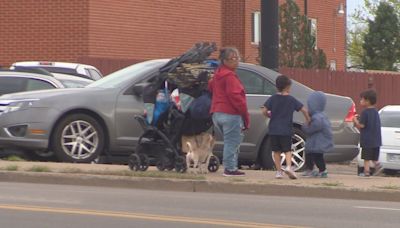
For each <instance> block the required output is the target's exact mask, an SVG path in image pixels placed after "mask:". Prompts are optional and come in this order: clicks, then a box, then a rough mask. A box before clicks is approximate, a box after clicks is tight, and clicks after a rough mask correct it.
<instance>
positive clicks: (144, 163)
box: [139, 154, 150, 171]
mask: <svg viewBox="0 0 400 228" xmlns="http://www.w3.org/2000/svg"><path fill="white" fill-rule="evenodd" d="M139 157H140V167H139V170H140V171H146V170H147V169H148V168H149V163H150V162H149V157H148V156H147V155H146V154H139Z"/></svg>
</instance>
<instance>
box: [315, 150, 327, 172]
mask: <svg viewBox="0 0 400 228" xmlns="http://www.w3.org/2000/svg"><path fill="white" fill-rule="evenodd" d="M314 159H315V164H316V165H317V167H318V169H319V172H320V173H322V172H324V171H325V170H326V165H325V160H324V154H317V153H315V154H314Z"/></svg>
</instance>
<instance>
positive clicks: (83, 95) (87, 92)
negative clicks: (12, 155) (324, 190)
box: [0, 59, 359, 169]
mask: <svg viewBox="0 0 400 228" xmlns="http://www.w3.org/2000/svg"><path fill="white" fill-rule="evenodd" d="M167 61H168V60H166V59H164V60H151V61H146V62H142V63H138V64H135V65H132V66H130V67H127V68H124V69H122V70H119V71H117V72H114V73H112V74H110V75H109V76H107V77H104V78H102V79H101V80H98V81H96V82H94V83H92V84H90V85H89V86H87V87H86V88H85V89H61V90H53V91H46V92H40V93H38V92H27V93H19V94H10V95H5V96H2V97H0V147H22V148H25V149H35V150H43V151H45V150H52V151H54V153H55V155H56V156H57V158H58V159H59V160H61V161H65V162H91V161H93V160H94V159H95V158H97V157H98V156H99V155H100V154H102V153H107V154H108V155H110V156H112V157H116V156H122V157H125V160H126V157H127V156H128V155H130V154H131V153H132V151H133V150H134V148H135V146H136V144H137V142H138V138H139V136H140V135H141V133H142V130H141V127H140V126H139V124H138V123H137V121H136V120H135V119H134V116H135V115H137V114H142V113H143V110H144V105H143V102H142V98H141V94H140V93H138V91H140V90H141V89H142V88H140V87H141V85H143V82H148V81H151V80H153V79H154V77H156V75H157V73H158V70H159V68H160V67H162V66H163V65H165V64H166V63H167ZM237 73H238V75H239V77H240V79H241V80H242V81H243V83H244V86H245V88H246V91H247V93H248V94H247V100H248V106H249V110H250V114H251V126H250V130H249V131H248V132H247V133H246V136H245V138H244V142H243V143H242V145H241V153H240V159H239V160H240V162H241V164H252V163H254V162H255V161H256V160H257V159H259V160H260V162H261V164H262V165H263V166H265V167H267V168H272V166H273V161H272V156H271V148H270V144H269V140H268V132H267V125H266V120H265V118H264V117H263V115H262V114H261V113H260V110H259V107H260V105H262V104H264V102H265V100H266V99H267V98H268V97H270V96H271V95H272V94H274V93H275V92H276V89H275V85H274V83H275V79H276V77H277V76H279V75H280V74H279V73H277V72H274V71H272V70H269V69H267V68H264V67H261V66H257V65H252V64H245V63H241V64H240V66H239V68H238V70H237ZM312 91H313V90H312V89H310V88H308V87H306V86H304V85H302V84H300V83H298V82H293V87H292V94H293V95H294V96H295V97H296V98H298V99H299V100H300V101H302V102H303V103H305V102H306V99H307V96H308V95H309V94H310V93H311V92H312ZM327 99H328V107H327V109H326V112H327V114H328V116H329V118H330V119H331V121H332V128H333V132H334V140H335V144H336V148H335V150H334V151H333V152H332V153H329V154H327V156H326V159H327V161H346V160H352V159H353V158H354V157H356V156H357V154H358V146H357V144H358V141H359V132H358V130H357V129H356V128H355V127H354V126H353V123H352V118H353V116H354V115H355V114H356V113H355V106H354V103H353V101H352V100H351V99H350V98H347V97H341V96H337V95H330V94H328V95H327ZM302 124H303V118H302V117H301V116H300V115H299V114H296V115H295V117H294V125H293V128H294V130H295V135H294V136H293V150H294V156H293V164H294V165H295V166H296V167H295V168H296V169H301V168H302V167H303V165H304V158H305V154H304V144H305V135H304V133H303V132H302V131H301V125H302ZM217 139H218V140H219V141H218V142H217V144H216V147H215V153H216V154H217V155H218V156H219V157H221V156H222V147H223V143H222V142H221V141H220V140H221V137H220V136H217Z"/></svg>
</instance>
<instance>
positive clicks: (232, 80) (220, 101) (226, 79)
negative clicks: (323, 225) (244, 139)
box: [208, 65, 250, 129]
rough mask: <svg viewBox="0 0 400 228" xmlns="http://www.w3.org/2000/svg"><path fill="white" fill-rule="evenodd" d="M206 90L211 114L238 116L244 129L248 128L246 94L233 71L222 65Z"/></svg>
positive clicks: (248, 117) (248, 118)
mask: <svg viewBox="0 0 400 228" xmlns="http://www.w3.org/2000/svg"><path fill="white" fill-rule="evenodd" d="M208 89H209V90H210V92H211V93H212V103H211V113H214V112H222V113H227V114H231V115H240V116H241V117H242V118H243V122H244V127H245V129H248V128H249V125H250V116H249V112H248V110H247V102H246V92H245V90H244V87H243V85H242V82H241V81H240V80H239V78H238V76H237V75H236V73H235V72H234V71H233V70H231V69H229V68H228V67H226V66H224V65H222V66H221V67H219V68H218V69H217V70H216V71H215V73H214V78H213V79H212V80H211V81H210V82H209V84H208Z"/></svg>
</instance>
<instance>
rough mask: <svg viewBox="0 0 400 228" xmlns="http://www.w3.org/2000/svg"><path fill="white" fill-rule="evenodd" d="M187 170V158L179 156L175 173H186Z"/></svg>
mask: <svg viewBox="0 0 400 228" xmlns="http://www.w3.org/2000/svg"><path fill="white" fill-rule="evenodd" d="M186 170H187V166H186V158H185V156H178V157H177V158H176V160H175V171H176V172H178V173H184V172H186Z"/></svg>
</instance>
